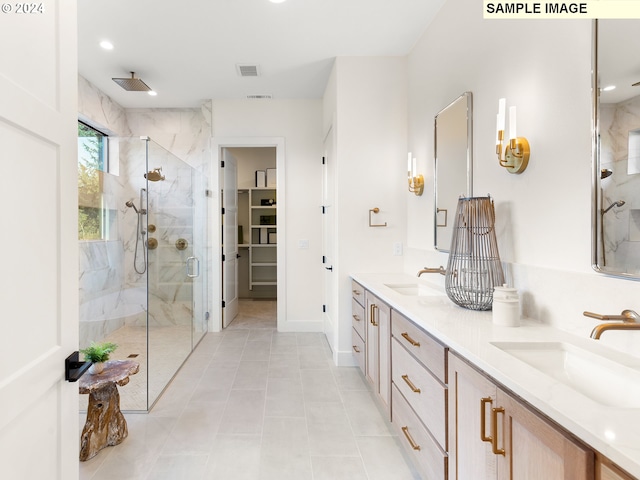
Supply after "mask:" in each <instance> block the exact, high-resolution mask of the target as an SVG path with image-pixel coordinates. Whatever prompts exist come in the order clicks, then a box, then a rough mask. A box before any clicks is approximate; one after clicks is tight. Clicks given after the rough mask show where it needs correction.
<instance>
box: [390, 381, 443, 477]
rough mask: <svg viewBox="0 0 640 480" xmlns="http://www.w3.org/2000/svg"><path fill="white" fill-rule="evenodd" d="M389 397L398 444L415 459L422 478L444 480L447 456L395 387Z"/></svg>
mask: <svg viewBox="0 0 640 480" xmlns="http://www.w3.org/2000/svg"><path fill="white" fill-rule="evenodd" d="M391 395H392V397H391V405H392V407H391V408H392V409H393V411H392V417H393V421H392V423H393V425H394V426H395V428H396V429H397V431H398V437H399V440H400V443H401V444H402V445H404V446H405V447H406V449H407V451H408V452H410V454H411V455H412V456H413V458H414V459H415V461H416V464H417V465H416V466H417V467H418V468H419V469H420V473H421V474H422V477H423V478H426V479H429V480H445V479H446V478H447V467H448V466H447V461H448V458H447V454H446V453H445V452H444V451H443V450H442V449H441V448H440V447H439V446H438V444H437V443H436V442H435V441H434V440H433V438H431V437H430V436H429V434H428V433H427V430H426V429H425V428H424V426H423V425H422V423H420V420H418V417H416V414H415V413H414V412H413V410H411V407H410V406H409V404H408V403H407V402H406V400H405V399H404V397H403V396H402V394H400V393H399V391H398V389H397V388H396V387H395V385H394V386H392V387H391ZM416 447H418V448H419V450H418V449H416Z"/></svg>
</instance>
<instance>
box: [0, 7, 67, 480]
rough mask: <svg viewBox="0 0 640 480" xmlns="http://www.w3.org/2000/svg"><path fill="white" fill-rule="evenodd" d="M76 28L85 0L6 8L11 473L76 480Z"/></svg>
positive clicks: (1, 392)
mask: <svg viewBox="0 0 640 480" xmlns="http://www.w3.org/2000/svg"><path fill="white" fill-rule="evenodd" d="M29 5H35V6H36V10H35V11H33V12H32V13H26V12H25V11H24V10H23V9H24V8H27V9H28V8H29ZM38 5H42V8H41V9H39V8H38ZM76 31H77V20H76V2H75V0H57V1H51V2H44V3H41V4H26V3H24V4H22V3H14V2H11V3H5V4H3V6H2V13H0V59H2V61H0V168H1V170H2V173H1V174H0V205H2V213H1V214H0V223H1V227H0V228H1V229H2V234H1V235H0V265H1V267H0V318H1V319H2V320H1V321H0V458H1V459H2V467H1V468H2V477H3V478H11V479H20V480H31V479H34V480H35V479H41V478H47V479H56V480H69V479H77V478H78V445H79V425H78V420H79V415H78V387H77V384H76V383H69V382H66V381H65V379H64V360H65V358H66V357H67V356H68V355H70V354H71V353H72V352H73V351H75V350H77V348H78V224H77V212H78V190H77V162H78V160H77V133H78V130H77V121H78V109H77V74H78V69H77V60H76V58H77V45H76Z"/></svg>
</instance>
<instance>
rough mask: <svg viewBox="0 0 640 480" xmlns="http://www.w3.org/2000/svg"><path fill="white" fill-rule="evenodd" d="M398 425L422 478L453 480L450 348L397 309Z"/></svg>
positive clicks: (393, 313) (394, 363)
mask: <svg viewBox="0 0 640 480" xmlns="http://www.w3.org/2000/svg"><path fill="white" fill-rule="evenodd" d="M391 325H392V326H391V332H392V337H391V365H392V374H391V379H392V403H391V418H392V423H393V425H394V426H395V428H396V430H397V431H398V436H399V438H400V442H401V443H403V444H405V447H406V448H407V450H408V451H409V452H410V453H411V454H412V456H413V458H414V460H415V463H416V465H417V466H418V468H419V470H420V472H421V474H422V476H423V477H424V478H425V479H428V480H445V479H446V478H447V470H448V459H447V443H448V441H447V348H446V347H445V346H444V345H442V344H441V343H439V342H438V341H436V340H435V339H434V338H433V337H431V335H429V334H428V333H426V332H425V331H424V330H422V329H420V328H419V327H417V326H416V325H415V324H414V323H413V322H411V321H410V320H409V319H407V318H406V317H404V316H403V315H401V314H400V313H398V312H397V311H395V310H393V309H392V310H391Z"/></svg>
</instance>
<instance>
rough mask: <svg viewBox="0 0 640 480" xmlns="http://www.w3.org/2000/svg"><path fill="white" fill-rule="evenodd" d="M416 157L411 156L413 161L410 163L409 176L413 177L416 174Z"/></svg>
mask: <svg viewBox="0 0 640 480" xmlns="http://www.w3.org/2000/svg"><path fill="white" fill-rule="evenodd" d="M416 172H417V170H416V158H415V157H413V163H412V164H411V177H415V176H416Z"/></svg>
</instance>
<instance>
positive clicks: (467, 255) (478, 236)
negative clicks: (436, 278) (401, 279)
mask: <svg viewBox="0 0 640 480" xmlns="http://www.w3.org/2000/svg"><path fill="white" fill-rule="evenodd" d="M495 217H496V213H495V210H494V207H493V199H492V198H491V197H490V196H487V197H471V198H464V197H460V198H459V199H458V208H457V209H456V217H455V223H454V226H453V235H452V238H451V249H450V253H449V261H448V263H447V270H446V274H445V289H446V291H447V295H448V296H449V298H450V299H451V300H452V301H453V302H454V303H455V304H457V305H460V306H461V307H463V308H468V309H470V310H491V306H492V304H493V288H494V287H495V286H499V285H502V284H504V273H503V271H502V264H501V263H500V254H499V253H498V242H497V240H496V232H495Z"/></svg>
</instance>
